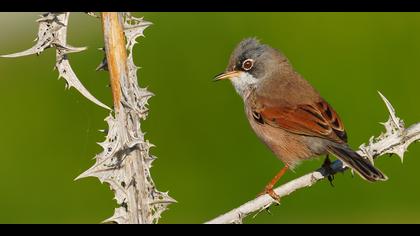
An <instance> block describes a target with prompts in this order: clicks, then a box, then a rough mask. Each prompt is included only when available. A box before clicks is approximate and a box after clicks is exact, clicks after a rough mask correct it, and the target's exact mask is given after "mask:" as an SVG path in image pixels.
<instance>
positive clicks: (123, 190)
mask: <svg viewBox="0 0 420 236" xmlns="http://www.w3.org/2000/svg"><path fill="white" fill-rule="evenodd" d="M88 14H89V15H91V16H93V17H96V18H101V21H102V26H103V32H104V39H105V48H104V51H105V53H106V57H105V58H104V60H103V61H102V62H101V64H100V65H99V66H98V67H97V70H108V71H109V72H110V78H111V89H112V94H113V100H114V114H112V111H111V114H110V115H109V116H108V117H107V118H106V119H105V121H106V122H107V123H108V126H109V128H108V131H106V133H107V136H106V140H105V141H104V142H102V143H99V145H100V146H102V148H103V151H102V152H101V153H100V154H98V155H96V157H95V159H96V163H95V164H94V165H93V166H92V167H91V168H90V169H88V170H87V171H85V172H84V173H82V174H81V175H80V176H78V177H77V178H76V179H79V178H84V177H88V176H94V177H97V178H99V180H100V181H101V182H106V183H108V184H109V185H110V187H111V189H112V190H114V193H115V199H116V201H117V203H118V205H119V207H118V208H116V209H115V212H114V215H113V216H112V217H111V218H109V219H108V220H106V221H105V222H116V223H157V222H158V220H159V218H160V215H161V213H162V212H163V211H164V210H166V209H167V206H168V205H169V204H170V203H173V202H175V200H174V199H172V198H171V197H169V195H168V193H167V192H160V191H158V190H157V189H156V187H155V184H154V182H153V180H152V176H151V174H150V168H151V167H152V162H153V161H154V160H155V159H156V157H155V156H153V155H151V154H149V149H150V147H153V144H151V143H149V142H148V141H147V140H145V138H144V133H143V132H142V131H141V129H140V119H145V118H146V116H147V113H148V108H147V105H148V104H147V101H148V99H149V98H150V97H151V96H153V94H152V93H151V92H149V91H147V89H146V88H140V87H139V85H138V82H137V69H138V67H137V66H136V65H135V64H134V60H133V47H134V45H135V44H136V43H137V42H136V39H137V38H138V37H140V36H144V35H143V31H144V30H145V29H146V28H147V27H148V26H149V25H151V23H150V22H147V21H145V20H143V18H136V17H133V16H131V15H130V14H129V13H116V12H104V13H102V15H101V17H98V16H97V15H96V14H95V13H93V12H88ZM69 15H70V13H69V12H49V13H45V14H43V15H41V18H39V19H38V20H37V22H38V23H39V28H38V37H37V39H36V41H37V42H36V44H35V45H34V46H33V47H32V48H30V49H28V50H25V51H22V52H19V53H14V54H9V55H3V56H2V57H21V56H28V55H33V54H36V55H39V54H40V53H42V52H43V51H44V50H45V49H47V48H51V47H53V48H55V49H56V66H55V67H56V69H57V70H58V72H59V75H60V76H59V78H64V79H65V80H66V83H67V85H66V88H70V87H75V88H76V89H77V90H78V91H79V92H80V93H81V94H82V95H83V96H85V97H86V98H87V99H89V100H90V101H92V102H93V103H95V104H97V105H99V106H101V107H104V108H106V109H109V110H111V109H110V108H109V107H108V106H106V105H104V104H103V103H101V102H100V101H99V100H97V99H96V98H95V97H94V96H92V95H91V94H90V92H89V91H88V90H87V89H86V88H85V87H84V86H83V85H82V83H81V82H80V81H79V79H78V78H77V76H76V74H75V73H74V72H73V69H72V68H71V66H70V63H69V61H68V57H67V55H68V53H72V52H80V51H83V50H85V49H86V48H85V47H83V48H76V47H72V46H70V45H68V44H67V24H68V19H69Z"/></svg>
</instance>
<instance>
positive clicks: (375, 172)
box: [328, 145, 388, 182]
mask: <svg viewBox="0 0 420 236" xmlns="http://www.w3.org/2000/svg"><path fill="white" fill-rule="evenodd" d="M328 151H329V152H330V153H331V154H333V155H335V156H337V158H338V159H340V160H341V161H342V162H344V163H345V164H346V165H348V166H349V167H350V168H351V169H353V170H354V171H356V172H357V173H358V174H359V175H360V176H361V177H362V178H363V179H365V180H367V181H370V182H374V181H378V180H382V181H385V180H387V179H388V177H386V176H385V175H384V174H383V173H382V172H381V171H380V170H379V169H377V168H376V167H374V166H373V165H372V164H371V163H370V161H369V160H367V159H365V158H363V157H362V156H360V155H359V154H357V152H355V151H353V150H351V149H350V147H348V146H346V145H330V146H329V147H328Z"/></svg>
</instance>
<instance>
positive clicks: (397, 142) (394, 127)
mask: <svg viewBox="0 0 420 236" xmlns="http://www.w3.org/2000/svg"><path fill="white" fill-rule="evenodd" d="M379 95H380V96H381V98H382V99H383V101H384V102H385V104H386V106H387V108H388V111H389V114H390V117H389V119H388V121H387V122H385V123H382V124H383V125H384V126H385V130H386V132H385V133H382V134H381V135H379V136H378V137H377V138H374V137H371V138H370V139H369V143H368V144H367V145H366V144H362V145H361V146H360V147H359V150H358V151H357V152H358V153H359V154H360V155H362V156H363V157H366V158H368V159H369V160H370V161H371V162H372V163H373V160H374V159H375V158H377V157H379V156H381V155H384V154H397V155H398V156H399V157H400V158H401V161H403V158H404V153H405V152H406V151H407V148H408V146H409V145H410V144H411V143H413V142H415V141H419V140H420V123H416V124H413V125H411V126H410V127H408V128H405V126H404V122H403V121H402V120H401V119H400V118H398V117H397V116H396V114H395V110H394V108H393V107H392V105H391V103H390V102H389V101H388V100H387V99H386V98H385V97H384V96H383V95H382V94H381V93H379ZM346 169H348V168H347V167H346V166H344V165H343V163H342V162H341V161H340V160H337V161H334V162H333V163H332V164H331V166H330V168H325V167H324V168H320V169H318V170H316V171H314V172H311V173H309V174H306V175H304V176H302V177H299V178H297V179H294V180H291V181H289V182H288V183H286V184H283V185H282V186H280V187H278V188H276V189H275V190H274V191H275V192H276V193H277V194H278V195H279V196H280V197H284V196H287V195H289V194H291V193H293V192H294V191H296V190H298V189H301V188H305V187H310V186H312V185H313V184H315V183H316V182H318V181H320V180H322V179H324V178H325V177H326V176H328V175H333V174H336V173H338V172H343V171H345V170H346ZM273 203H276V202H275V201H274V200H273V199H272V198H271V197H270V196H268V195H267V194H266V195H263V196H260V197H258V198H256V199H254V200H251V201H249V202H247V203H245V204H243V205H241V206H240V207H238V208H236V209H233V210H231V211H229V212H227V213H225V214H223V215H221V216H219V217H217V218H215V219H213V220H210V221H208V222H206V223H207V224H231V223H242V220H243V219H244V218H245V217H246V216H248V215H250V214H252V213H255V212H257V213H259V212H261V211H263V210H265V209H267V208H268V207H270V206H271V205H272V204H273Z"/></svg>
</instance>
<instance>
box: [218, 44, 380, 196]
mask: <svg viewBox="0 0 420 236" xmlns="http://www.w3.org/2000/svg"><path fill="white" fill-rule="evenodd" d="M225 79H229V80H230V81H231V82H232V84H233V87H234V88H235V90H236V92H237V93H238V94H239V95H240V96H241V97H242V99H243V102H244V105H245V113H246V117H247V118H248V121H249V123H250V125H251V127H252V129H253V130H254V132H255V133H256V134H257V136H258V137H259V138H260V139H261V140H262V141H263V143H265V144H266V145H267V146H268V147H269V148H270V149H271V151H272V152H273V153H274V154H275V155H276V156H277V157H278V158H279V159H280V160H281V161H282V162H283V163H284V164H285V166H284V168H282V169H281V171H280V172H279V173H278V174H277V175H276V176H275V177H274V178H273V179H272V180H271V181H270V182H269V183H268V184H267V185H266V187H265V189H264V191H263V192H262V193H261V194H269V195H270V196H271V197H272V198H274V199H275V200H277V201H278V200H280V197H279V196H278V195H277V194H276V193H275V192H274V191H273V187H274V185H275V184H276V183H277V182H278V181H279V179H280V178H281V177H282V176H283V175H284V173H285V172H286V171H287V169H293V168H294V167H296V166H297V165H298V164H299V163H300V162H301V161H302V160H307V159H310V158H314V157H316V156H319V155H327V158H326V162H327V161H328V162H329V159H328V154H333V155H334V156H336V157H337V158H338V159H340V160H341V161H342V162H344V164H345V165H347V166H349V167H350V168H351V169H353V170H354V171H355V172H356V173H358V174H359V175H360V176H361V177H362V178H363V179H365V180H367V181H370V182H374V181H377V180H386V179H387V177H386V176H385V175H384V174H383V173H382V172H381V171H380V170H378V169H377V168H376V167H374V166H373V165H372V164H371V163H370V161H369V160H367V159H365V158H363V157H361V156H360V155H359V154H357V153H356V152H355V151H353V150H352V149H351V148H350V147H349V146H348V144H347V134H346V131H345V130H344V125H343V122H342V121H341V120H340V118H339V116H338V114H337V113H336V112H335V111H334V109H333V108H332V107H331V106H330V105H329V104H328V103H327V102H326V101H325V100H324V99H323V98H322V97H321V96H320V95H319V93H318V92H317V91H316V90H315V89H314V88H313V87H312V86H311V85H310V84H309V83H308V81H306V80H305V79H303V78H302V76H301V75H299V74H298V73H297V72H296V71H295V70H294V69H293V67H292V65H291V63H290V62H289V60H288V59H287V58H286V56H284V55H283V54H282V53H281V52H279V51H278V50H276V49H274V48H271V47H270V46H268V45H265V44H261V43H260V42H259V41H258V40H257V39H255V38H248V39H245V40H243V41H242V42H240V43H239V44H238V45H237V46H236V48H235V50H234V51H233V52H232V54H231V56H230V60H229V64H228V66H227V68H226V70H225V72H224V73H222V74H220V75H218V76H216V77H215V79H214V80H215V81H219V80H225ZM327 159H328V160H327Z"/></svg>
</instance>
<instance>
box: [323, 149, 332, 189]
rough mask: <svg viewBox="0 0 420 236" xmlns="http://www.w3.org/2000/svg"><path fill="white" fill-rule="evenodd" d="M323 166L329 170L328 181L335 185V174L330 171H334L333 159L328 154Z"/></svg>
mask: <svg viewBox="0 0 420 236" xmlns="http://www.w3.org/2000/svg"><path fill="white" fill-rule="evenodd" d="M322 167H323V168H325V170H326V171H327V174H328V175H327V179H328V181H330V185H331V187H334V183H333V180H334V175H333V174H330V173H332V172H333V170H332V168H331V160H330V158H329V157H328V155H327V156H326V158H325V160H324V163H323V164H322Z"/></svg>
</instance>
